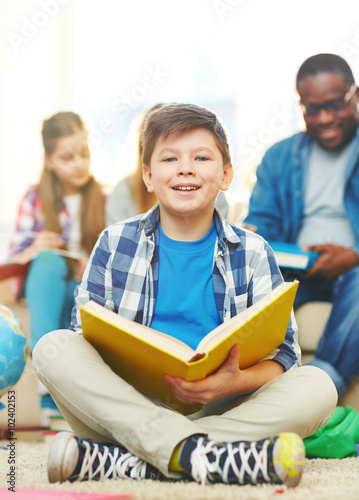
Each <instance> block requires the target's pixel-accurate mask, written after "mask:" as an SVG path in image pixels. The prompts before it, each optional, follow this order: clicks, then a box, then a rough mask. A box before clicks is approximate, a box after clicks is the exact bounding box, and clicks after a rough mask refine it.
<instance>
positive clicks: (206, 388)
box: [165, 345, 243, 404]
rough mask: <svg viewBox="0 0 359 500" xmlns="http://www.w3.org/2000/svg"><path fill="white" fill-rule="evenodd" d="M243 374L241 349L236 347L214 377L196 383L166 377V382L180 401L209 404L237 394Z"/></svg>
mask: <svg viewBox="0 0 359 500" xmlns="http://www.w3.org/2000/svg"><path fill="white" fill-rule="evenodd" d="M242 373H243V372H242V371H241V370H240V369H239V347H238V346H237V345H235V346H233V347H232V349H231V350H230V352H229V355H228V358H227V360H226V361H225V363H224V364H223V365H222V366H221V367H220V368H219V370H217V372H216V373H214V374H213V375H210V376H208V377H207V378H205V379H203V380H197V381H195V382H186V381H185V380H184V379H182V378H179V377H176V378H174V377H171V376H170V375H166V377H165V381H166V382H167V384H168V385H170V386H171V388H172V391H173V394H174V395H175V396H176V398H177V399H178V400H179V401H182V402H183V403H187V404H191V403H201V404H207V403H211V402H212V401H216V400H217V399H221V398H224V397H225V396H229V395H231V394H237V393H238V388H239V387H240V379H241V376H242Z"/></svg>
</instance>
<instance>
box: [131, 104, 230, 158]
mask: <svg viewBox="0 0 359 500" xmlns="http://www.w3.org/2000/svg"><path fill="white" fill-rule="evenodd" d="M196 128H205V129H207V130H209V131H210V132H212V134H213V137H214V140H215V141H216V144H217V147H218V149H219V150H220V152H221V154H222V158H223V163H224V165H227V164H229V163H231V155H230V151H229V145H228V139H227V134H226V132H225V130H224V128H223V125H222V124H221V122H220V121H219V119H218V118H217V116H216V115H215V114H214V113H213V112H212V111H210V110H209V109H207V108H205V107H202V106H198V105H197V104H182V103H169V104H164V105H162V106H161V107H160V108H159V109H156V110H154V111H152V112H151V113H149V114H148V116H147V118H146V122H145V124H144V128H143V130H142V135H141V141H142V149H143V163H144V164H145V165H147V166H150V163H151V157H152V154H153V151H154V149H155V146H156V142H157V140H158V139H159V138H160V137H163V138H165V139H166V138H167V137H168V136H169V135H170V134H173V133H175V132H186V131H188V130H193V129H196Z"/></svg>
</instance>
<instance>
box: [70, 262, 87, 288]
mask: <svg viewBox="0 0 359 500" xmlns="http://www.w3.org/2000/svg"><path fill="white" fill-rule="evenodd" d="M87 263H88V258H87V257H81V258H80V259H78V260H71V268H72V273H73V277H74V279H75V280H76V281H79V282H80V283H81V281H82V275H83V273H84V271H85V269H86V266H87Z"/></svg>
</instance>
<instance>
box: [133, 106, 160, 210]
mask: <svg viewBox="0 0 359 500" xmlns="http://www.w3.org/2000/svg"><path fill="white" fill-rule="evenodd" d="M161 106H163V104H162V103H159V104H155V105H154V106H152V107H151V108H150V109H148V110H147V111H146V113H145V115H144V116H143V118H142V120H141V123H140V125H139V128H138V145H137V164H136V170H135V171H134V173H133V174H132V175H131V176H130V177H129V178H128V182H129V183H130V185H129V187H130V189H131V191H132V196H133V198H134V200H135V203H136V206H137V209H138V213H139V214H142V213H145V212H147V211H148V210H149V209H150V208H151V207H153V205H155V204H156V203H157V201H158V200H157V197H156V195H155V193H149V192H148V191H147V188H146V185H145V183H144V182H143V177H142V166H143V147H142V141H141V136H142V130H143V129H144V126H145V123H146V119H147V117H148V115H149V113H151V111H154V110H155V109H158V108H160V107H161Z"/></svg>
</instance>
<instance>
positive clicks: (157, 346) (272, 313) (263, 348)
mask: <svg viewBox="0 0 359 500" xmlns="http://www.w3.org/2000/svg"><path fill="white" fill-rule="evenodd" d="M297 288H298V282H297V281H294V282H283V283H281V284H280V285H279V286H278V287H277V288H275V289H274V290H272V292H270V293H269V294H268V295H266V296H265V297H263V298H262V299H261V300H259V301H258V302H257V303H256V304H253V305H252V306H250V307H248V308H247V309H246V310H244V311H242V312H241V313H239V314H238V315H237V316H234V317H233V318H231V319H230V320H229V321H226V322H224V323H222V324H221V325H219V326H218V327H217V328H215V329H214V330H212V331H211V332H209V333H208V334H207V335H206V336H205V337H204V338H203V339H202V340H201V342H200V343H199V344H198V346H197V349H196V350H195V351H194V350H193V349H191V347H189V346H188V345H187V344H185V343H184V342H181V341H180V340H178V339H176V338H174V337H171V336H170V335H167V334H165V333H162V332H158V331H156V330H153V329H152V328H149V327H147V326H144V325H141V324H139V323H136V322H134V321H131V320H129V319H127V318H124V317H123V316H120V315H118V314H116V313H115V312H113V311H110V310H109V309H106V308H105V307H103V306H101V305H99V304H97V303H96V302H93V301H89V302H88V303H87V304H85V305H84V306H81V321H82V330H83V336H84V338H85V339H87V340H88V341H89V342H90V343H91V344H92V345H93V346H94V347H95V348H96V350H97V351H98V352H99V354H100V355H101V356H102V358H103V359H104V361H105V362H106V363H107V364H108V365H109V366H110V367H111V368H112V370H113V371H114V372H115V373H117V374H118V375H119V376H120V377H122V378H123V379H124V380H126V381H127V382H129V383H130V384H131V385H133V386H134V387H135V388H136V389H138V390H139V391H141V392H144V393H145V394H147V395H149V396H151V397H153V398H155V399H157V400H158V401H160V402H162V403H164V404H165V405H167V406H170V407H172V408H173V409H175V410H177V411H179V412H181V413H183V414H184V415H187V414H190V413H193V412H194V411H197V410H198V409H199V408H200V407H201V406H200V405H184V404H183V403H181V402H180V401H178V400H177V399H176V398H175V396H174V395H173V393H172V391H171V389H170V387H169V386H168V385H167V384H166V382H165V381H164V376H165V375H166V374H169V375H172V376H176V377H182V378H184V379H185V380H189V381H192V380H199V379H202V378H205V377H206V376H207V375H209V374H211V373H213V372H215V371H216V370H217V369H218V368H219V367H220V366H221V365H222V364H223V363H224V361H225V360H226V359H227V356H228V353H229V351H230V349H231V348H232V347H233V346H234V345H235V344H238V345H239V365H240V367H241V368H247V367H248V366H252V365H254V364H255V363H257V362H259V361H261V360H262V359H263V358H265V357H266V356H268V355H269V354H270V353H272V351H274V350H275V349H276V348H277V347H278V346H279V345H280V344H281V343H282V342H283V340H284V338H285V334H286V331H287V327H288V322H289V318H290V313H291V310H292V306H293V302H294V298H295V294H296V291H297ZM272 357H273V356H272Z"/></svg>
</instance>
